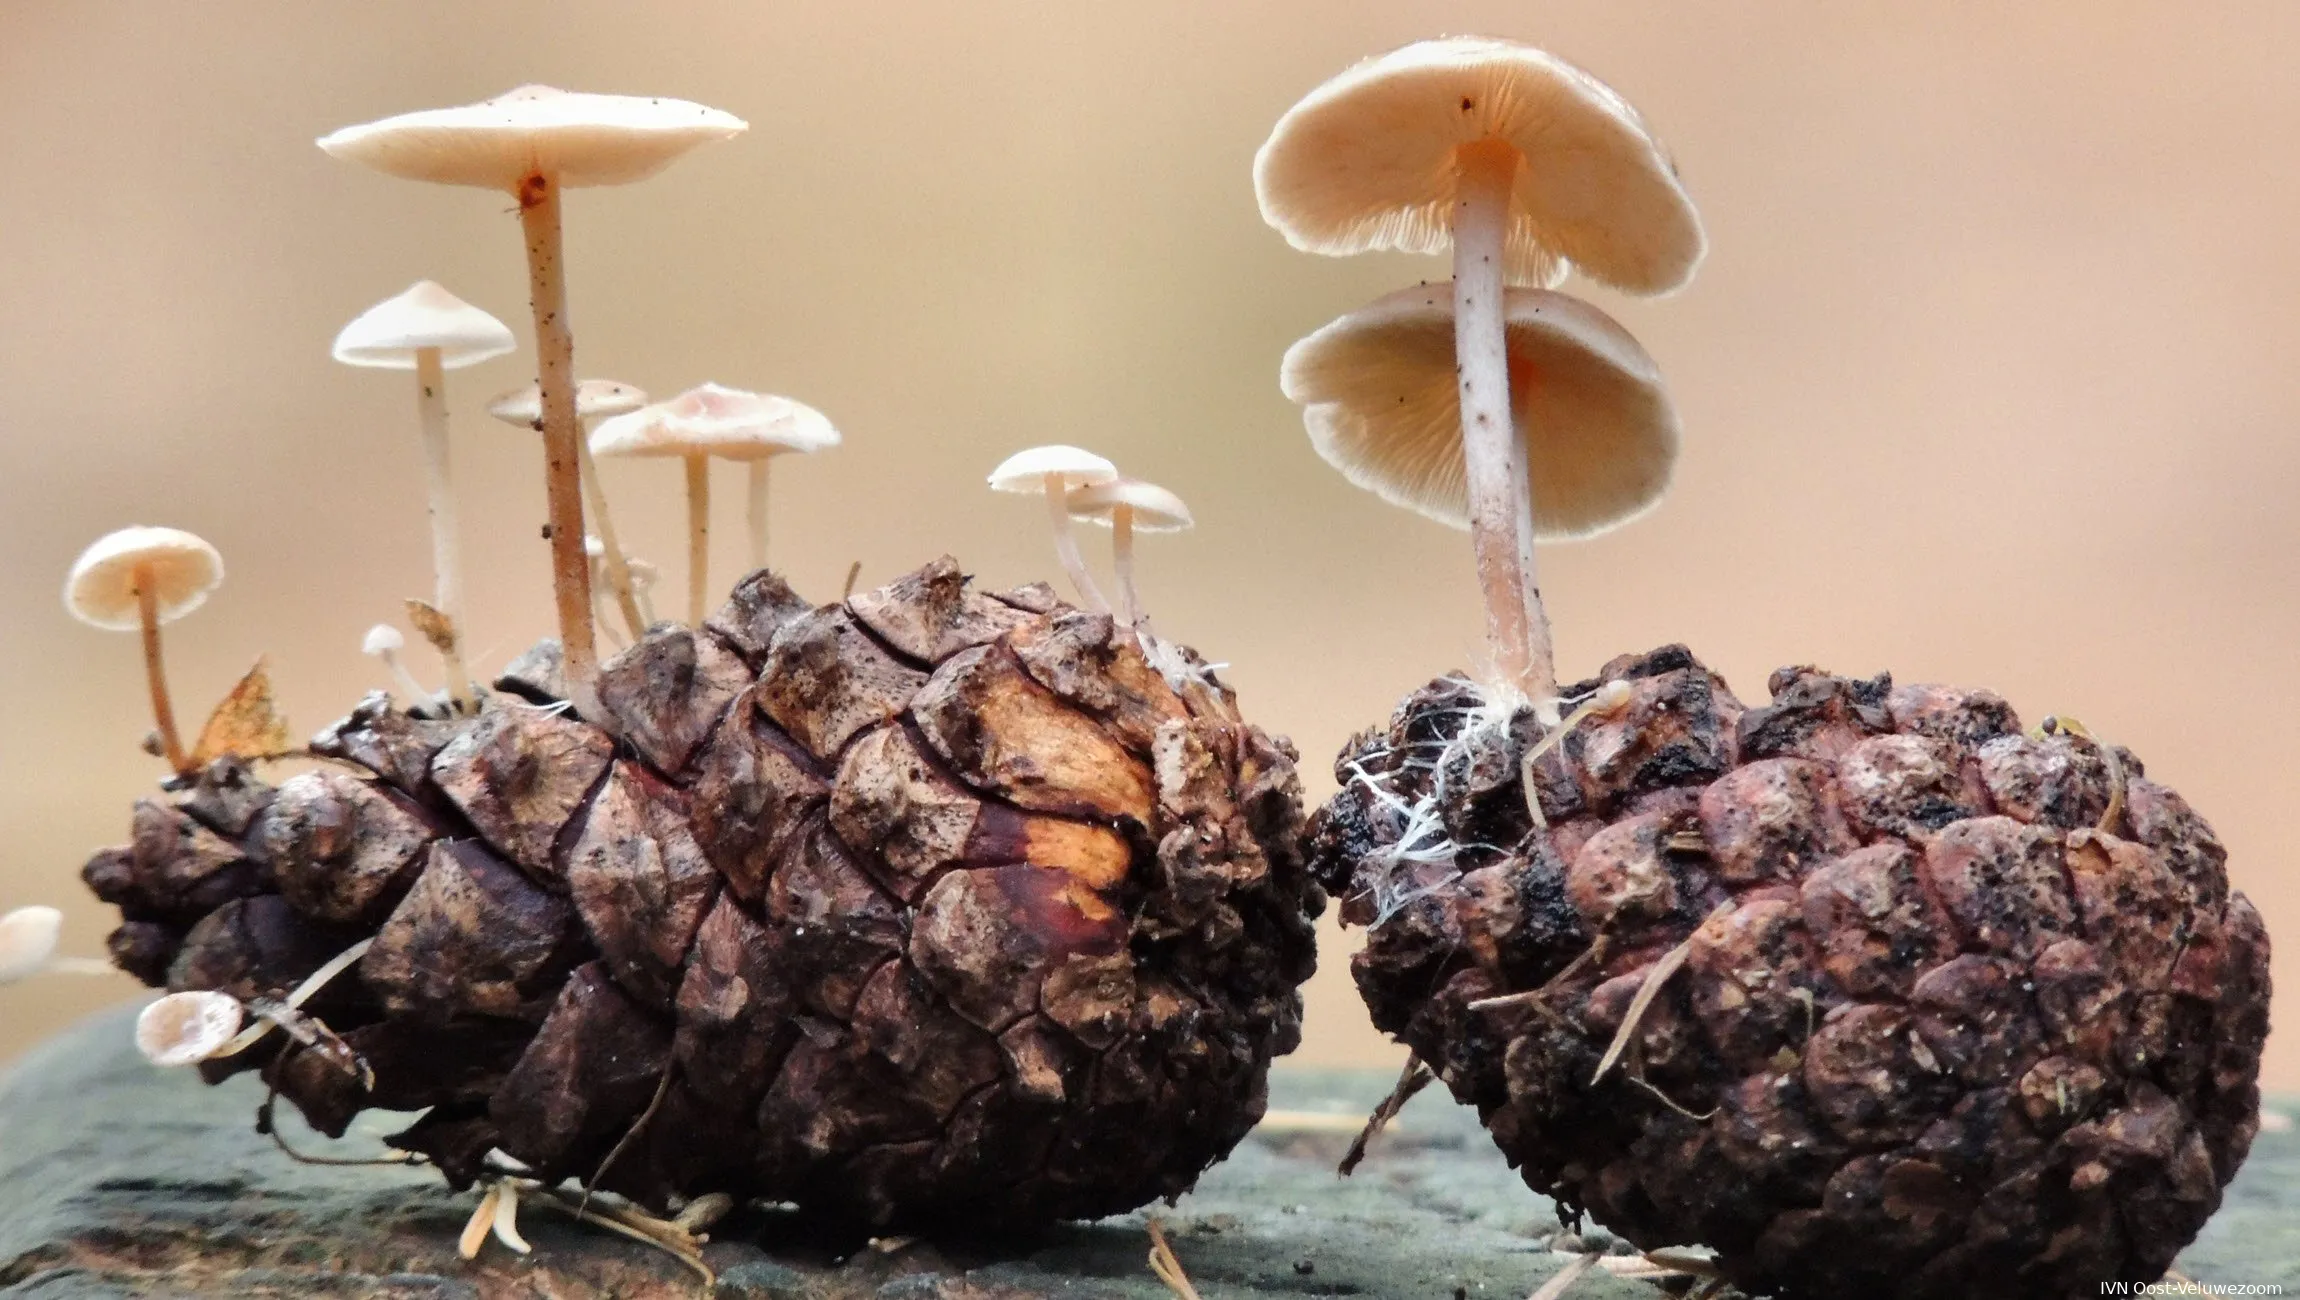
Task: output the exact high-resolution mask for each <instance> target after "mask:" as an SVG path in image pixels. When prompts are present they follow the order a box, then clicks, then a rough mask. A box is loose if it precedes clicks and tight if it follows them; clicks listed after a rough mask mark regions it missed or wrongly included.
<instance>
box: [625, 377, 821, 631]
mask: <svg viewBox="0 0 2300 1300" xmlns="http://www.w3.org/2000/svg"><path fill="white" fill-rule="evenodd" d="M838 443H839V431H838V430H837V429H835V428H832V427H831V422H830V420H829V419H828V418H826V417H825V416H824V415H823V413H822V412H820V411H818V410H816V409H814V408H813V407H811V406H808V405H806V404H804V403H802V402H794V401H792V400H791V399H790V398H788V397H777V396H775V395H773V394H771V393H752V392H745V391H744V390H742V389H740V388H726V387H722V386H721V385H718V384H709V383H706V384H700V385H697V386H696V387H694V388H690V389H688V390H687V391H686V392H684V393H681V394H679V395H678V396H677V397H674V398H671V399H670V400H668V401H663V402H657V403H655V404H654V405H653V406H646V407H641V408H640V409H639V410H636V411H633V412H631V413H630V414H629V415H619V416H616V417H615V418H614V419H612V420H609V421H607V422H606V423H605V424H602V425H600V426H599V427H598V429H597V430H596V431H594V432H593V433H592V435H591V451H592V453H593V454H594V455H599V456H676V457H678V458H680V459H681V460H683V461H685V462H686V466H687V619H688V621H689V622H691V623H693V624H694V625H695V626H697V627H701V626H702V624H703V615H704V613H705V612H706V604H707V597H708V593H709V590H710V586H709V581H708V569H709V567H710V540H711V457H713V456H718V457H721V458H724V459H727V460H739V461H744V462H746V463H747V465H748V467H749V470H750V482H749V488H750V491H749V494H748V502H749V509H748V510H747V512H746V517H747V519H748V522H749V525H750V543H751V564H752V566H753V567H754V568H765V567H766V563H767V465H768V463H769V462H770V461H772V460H773V459H774V458H775V457H777V456H781V455H786V454H788V453H791V452H816V451H821V450H823V449H824V448H826V447H835V446H837V445H838Z"/></svg>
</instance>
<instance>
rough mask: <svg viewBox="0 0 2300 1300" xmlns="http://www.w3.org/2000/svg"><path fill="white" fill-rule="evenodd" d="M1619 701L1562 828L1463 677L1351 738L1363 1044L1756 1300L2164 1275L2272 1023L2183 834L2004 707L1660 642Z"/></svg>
mask: <svg viewBox="0 0 2300 1300" xmlns="http://www.w3.org/2000/svg"><path fill="white" fill-rule="evenodd" d="M1600 681H1602V682H1613V681H1625V682H1627V683H1628V684H1629V686H1630V688H1631V693H1630V697H1629V700H1628V703H1627V704H1626V705H1625V706H1623V707H1621V708H1619V709H1617V710H1616V711H1614V712H1612V713H1611V714H1609V715H1608V714H1599V715H1594V716H1591V717H1589V718H1587V719H1586V720H1584V721H1582V722H1581V723H1579V724H1578V725H1576V726H1575V727H1573V728H1572V729H1571V730H1570V731H1568V732H1567V733H1566V735H1565V738H1564V739H1563V741H1562V742H1561V743H1560V744H1558V745H1557V746H1555V747H1554V748H1552V749H1551V750H1550V751H1549V752H1547V753H1546V754H1544V755H1542V756H1541V757H1539V758H1538V759H1537V760H1536V762H1535V763H1534V766H1533V784H1534V787H1535V789H1536V790H1537V791H1538V793H1539V796H1540V802H1541V806H1542V809H1543V811H1544V813H1545V817H1546V821H1547V826H1546V827H1545V828H1536V826H1535V825H1534V819H1533V818H1532V817H1531V816H1530V815H1529V813H1528V810H1527V808H1526V803H1525V788H1524V785H1523V784H1522V783H1521V781H1520V777H1519V770H1520V766H1521V760H1522V756H1523V755H1524V754H1525V752H1526V751H1527V749H1528V746H1529V742H1530V741H1532V740H1533V739H1534V738H1535V736H1536V735H1537V734H1538V733H1539V727H1538V725H1537V724H1536V723H1535V722H1534V720H1533V718H1532V715H1531V713H1530V711H1521V712H1520V713H1519V714H1518V716H1516V717H1510V716H1507V715H1506V711H1505V710H1499V709H1494V708H1490V707H1487V706H1486V704H1485V700H1484V698H1483V697H1482V696H1481V695H1480V693H1479V692H1478V690H1477V688H1475V687H1474V686H1471V685H1468V684H1467V683H1465V682H1462V681H1460V680H1458V679H1450V678H1449V679H1445V680H1441V681H1438V682H1434V683H1432V684H1431V685H1429V686H1428V687H1425V688H1423V689H1422V690H1420V691H1418V692H1416V693H1415V694H1414V695H1412V696H1411V697H1409V698H1408V699H1407V700H1406V701H1405V703H1404V704H1403V706H1402V707H1401V708H1400V709H1399V711H1398V713H1397V716H1396V718H1395V719H1394V720H1393V721H1392V723H1391V725H1390V728H1389V730H1388V731H1387V732H1371V733H1367V734H1365V735H1362V736H1360V737H1358V738H1357V739H1356V740H1355V741H1354V742H1352V744H1351V745H1350V746H1349V747H1348V749H1347V750H1346V751H1345V752H1344V753H1343V755H1342V757H1341V760H1340V762H1339V764H1338V765H1337V768H1336V774H1337V776H1338V777H1339V778H1340V780H1341V781H1342V783H1343V790H1342V792H1341V793H1340V794H1338V795H1336V796H1335V797H1334V799H1333V801H1332V802H1331V803H1329V804H1327V806H1326V807H1325V809H1324V810H1323V811H1322V812H1321V813H1320V814H1319V815H1318V818H1317V819H1316V821H1315V822H1314V823H1313V838H1312V848H1311V860H1312V867H1313V870H1314V871H1315V872H1316V873H1317V874H1319V875H1320V876H1321V877H1322V878H1323V879H1324V880H1325V881H1326V882H1327V887H1328V888H1329V889H1332V890H1334V891H1335V892H1336V893H1337V894H1340V895H1342V896H1343V897H1344V898H1345V903H1344V907H1343V912H1342V915H1343V919H1344V920H1345V921H1346V922H1349V923H1351V924H1355V925H1360V926H1364V927H1366V928H1367V931H1368V940H1367V947H1366V949H1365V951H1364V952H1363V953H1361V954H1360V955H1359V956H1358V958H1357V959H1356V961H1355V973H1356V976H1357V981H1358V987H1359V988H1360V989H1361V990H1362V991H1363V993H1364V994H1365V998H1366V1001H1367V1003H1368V1005H1369V1006H1370V1007H1371V1008H1372V1010H1373V1015H1374V1021H1375V1023H1376V1024H1378V1025H1380V1026H1381V1027H1382V1028H1383V1029H1384V1030H1386V1031H1387V1032H1389V1033H1392V1034H1394V1035H1396V1036H1397V1037H1399V1038H1400V1039H1402V1040H1404V1041H1405V1042H1406V1043H1407V1044H1408V1045H1409V1046H1410V1047H1412V1049H1413V1050H1414V1052H1415V1053H1416V1055H1418V1056H1419V1057H1420V1058H1421V1059H1422V1060H1423V1061H1425V1062H1427V1063H1428V1064H1429V1065H1430V1066H1432V1067H1433V1068H1434V1069H1436V1070H1437V1071H1438V1072H1439V1074H1440V1075H1441V1076H1442V1077H1443V1078H1444V1079H1445V1081H1446V1083H1447V1084H1448V1085H1449V1086H1450V1087H1451V1088H1452V1090H1453V1093H1454V1095H1455V1096H1456V1097H1458V1098H1460V1099H1461V1100H1462V1101H1464V1102H1467V1103H1470V1104H1472V1105H1474V1106H1476V1107H1477V1108H1478V1110H1479V1112H1480V1113H1481V1114H1482V1115H1483V1116H1484V1118H1485V1122H1486V1124H1487V1126H1488V1127H1489V1128H1490V1129H1491V1130H1492V1132H1493V1135H1494V1138H1495V1140H1496V1141H1497V1142H1498V1143H1499V1144H1500V1146H1501V1148H1502V1150H1503V1151H1504V1152H1506V1153H1507V1154H1508V1156H1509V1158H1510V1159H1511V1161H1512V1162H1513V1163H1515V1164H1517V1165H1518V1166H1519V1167H1520V1168H1521V1169H1522V1171H1523V1173H1524V1175H1525V1179H1526V1182H1527V1183H1528V1184H1529V1185H1531V1186H1532V1187H1533V1188H1534V1189H1535V1190H1537V1191H1541V1192H1545V1193H1548V1194H1549V1195H1551V1196H1554V1197H1556V1198H1557V1200H1558V1201H1559V1203H1560V1206H1561V1207H1562V1208H1563V1209H1564V1210H1565V1211H1566V1212H1567V1213H1569V1214H1574V1215H1578V1214H1579V1213H1580V1212H1582V1211H1587V1212H1588V1213H1589V1214H1591V1215H1593V1216H1594V1217H1595V1218H1596V1219H1597V1221H1598V1222H1600V1223H1602V1224H1604V1225H1605V1226H1606V1227H1607V1228H1610V1229H1612V1230H1613V1231H1615V1232H1617V1233H1619V1234H1621V1235H1622V1236H1624V1237H1626V1238H1627V1239H1629V1240H1630V1241H1631V1242H1634V1243H1635V1244H1637V1245H1638V1246H1640V1247H1643V1248H1646V1249H1652V1248H1655V1247H1660V1246H1667V1245H1689V1244H1695V1243H1699V1244H1706V1245H1708V1246H1711V1247H1713V1248H1715V1249H1716V1250H1717V1251H1718V1253H1719V1257H1720V1263H1721V1265H1722V1266H1723V1268H1724V1269H1725V1271H1726V1273H1727V1274H1728V1275H1729V1276H1730V1277H1731V1278H1732V1279H1733V1281H1734V1282H1735V1283H1736V1284H1738V1285H1739V1286H1741V1287H1742V1288H1744V1289H1746V1290H1748V1291H1751V1292H1753V1293H1764V1294H1772V1295H1776V1296H1781V1297H1828V1298H1829V1300H1836V1298H1837V1297H1842V1296H1851V1295H1876V1296H1888V1297H1908V1298H1914V1297H1952V1296H1954V1297H1967V1296H1974V1297H2008V1298H2010V1297H2024V1298H2033V1297H2040V1296H2068V1297H2074V1296H2086V1297H2091V1296H2098V1295H2100V1294H2102V1290H2101V1284H2102V1283H2105V1282H2109V1281H2124V1282H2146V1281H2153V1280H2155V1279H2156V1278H2157V1277H2159V1276H2161V1275H2162V1274H2163V1272H2164V1270H2165V1269H2166V1268H2167V1267H2168V1266H2169V1265H2170V1264H2171V1262H2172V1259H2173V1256H2174V1254H2175V1253H2176V1252H2177V1251H2178V1250H2179V1249H2180V1248H2181V1247H2182V1246H2183V1245H2185V1244H2187V1243H2188V1241H2189V1240H2190V1239H2191V1238H2193V1237H2194V1236H2195V1234H2196V1231H2197V1229H2198V1228H2199V1227H2200V1226H2201V1225H2202V1224H2203V1223H2204V1221H2205V1218H2206V1217H2207V1216H2208V1215H2210V1214H2211V1213H2212V1211H2213V1209H2214V1208H2215V1207H2216V1206H2218V1204H2219V1203H2220V1193H2221V1189H2222V1188H2223V1187H2225V1186H2226V1185H2227V1183H2228V1180H2229V1179H2230V1178H2231V1177H2233V1176H2234V1175H2235V1172H2236V1167H2237V1165H2238V1163H2239V1162H2241V1161H2242V1160H2243V1158H2244V1154H2245V1151H2246V1150H2247V1149H2248V1148H2249V1147H2250V1145H2251V1142H2252V1136H2253V1132H2254V1129H2255V1127H2256V1124H2257V1116H2258V1101H2259V1090H2258V1087H2257V1084H2256V1078H2257V1074H2258V1070H2259V1065H2260V1048H2261V1043H2262V1040H2263V1039H2264V1038H2265V1037H2266V1035H2267V1028H2268V937H2267V935H2266V933H2265V932H2264V931H2263V930H2262V928H2261V923H2260V915H2259V913H2257V912H2255V911H2254V910H2253V908H2252V905H2251V903H2250V902H2248V901H2246V900H2245V898H2244V897H2243V896H2242V895H2241V894H2233V893H2231V892H2229V888H2228V878H2227V873H2226V870H2225V860H2226V853H2225V852H2224V851H2223V850H2222V848H2221V846H2220V843H2219V842H2218V841H2217V840H2216V839H2214V838H2213V835H2212V831H2211V829H2210V828H2209V827H2207V826H2206V825H2205V824H2204V820H2203V819H2202V818H2201V817H2198V816H2197V815H2196V813H2195V812H2193V811H2191V810H2190V808H2189V806H2188V805H2187V804H2186V803H2185V802H2183V801H2182V800H2181V798H2180V796H2179V795H2177V794H2175V793H2173V792H2172V791H2171V790H2169V789H2167V788H2165V787H2164V786H2161V785H2158V784H2156V783H2155V782H2153V781H2149V780H2147V779H2145V778H2144V777H2143V776H2142V775H2141V767H2140V763H2139V762H2138V760H2136V759H2134V758H2133V757H2132V756H2131V755H2130V754H2127V753H2125V752H2123V751H2121V750H2115V751H2111V750H2106V749H2103V748H2102V747H2101V746H2099V745H2097V744H2095V743H2093V742H2091V741H2090V740H2088V739H2085V738H2083V736H2082V735H2081V734H2071V732H2070V731H2069V730H2068V729H2065V728H2064V729H2057V730H2054V731H2052V732H2050V733H2048V734H2045V735H2043V736H2041V738H2040V737H2035V736H2030V735H2024V734H2022V732H2021V730H2020V725H2019V722H2018V721H2017V720H2016V719H2015V717H2014V716H2013V711H2012V709H2011V708H2010V707H2008V706H2007V705H2006V704H2005V702H2004V701H2003V700H2001V699H1999V698H1998V697H1996V696H1995V695H1992V694H1990V693H1988V692H1986V691H1954V690H1947V689H1943V688H1941V687H1935V686H1903V687H1899V688H1895V687H1894V686H1893V684H1892V681H1891V679H1890V678H1888V677H1882V676H1880V677H1878V678H1876V679H1874V680H1872V681H1854V680H1850V679H1847V678H1842V677H1832V676H1829V675H1827V674H1825V673H1821V672H1818V671H1816V670H1814V669H1810V668H1795V669H1785V670H1783V671H1781V672H1779V673H1776V674H1775V675H1774V678H1773V681H1772V690H1773V702H1772V703H1771V704H1769V705H1766V706H1765V707H1763V708H1757V709H1748V710H1744V709H1743V707H1742V706H1741V704H1740V703H1739V702H1738V701H1736V700H1735V699H1734V698H1733V696H1732V695H1731V694H1730V693H1729V692H1728V691H1727V690H1726V687H1725V684H1724V682H1722V681H1721V680H1719V679H1718V678H1717V677H1716V676H1714V675H1713V674H1711V673H1710V672H1709V671H1708V670H1707V669H1705V668H1703V667H1702V666H1701V664H1700V663H1698V662H1697V661H1695V660H1694V658H1693V657H1692V655H1690V654H1689V653H1687V652H1686V651H1685V650H1684V649H1683V648H1682V647H1675V646H1673V647H1669V648H1666V649H1662V650H1658V651H1655V652H1654V653H1652V654H1649V655H1645V656H1642V657H1637V658H1629V657H1624V658H1621V659H1617V660H1615V661H1613V662H1612V663H1610V664H1607V665H1606V666H1605V670H1604V673H1603V675H1602V678H1601V679H1600ZM1600 681H1592V682H1586V683H1582V684H1580V685H1578V686H1576V687H1574V688H1572V692H1571V693H1572V694H1576V695H1579V694H1584V693H1588V692H1591V691H1594V690H1596V688H1597V687H1598V686H1599V685H1600ZM1680 945H1683V946H1684V948H1685V952H1684V954H1683V955H1682V960H1683V966H1682V968H1681V969H1679V970H1677V971H1676V972H1675V973H1674V974H1673V975H1671V976H1670V977H1669V978H1668V979H1667V981H1666V982H1665V983H1663V984H1661V985H1660V989H1659V995H1658V997H1656V998H1655V999H1654V1000H1653V1001H1652V1003H1651V1005H1650V1006H1649V1007H1648V1008H1647V1010H1646V1011H1645V1013H1644V1015H1643V1016H1642V1017H1641V1018H1640V1019H1639V1020H1638V1021H1637V1022H1636V1024H1635V1026H1634V1027H1633V1030H1632V1032H1631V1036H1630V1039H1629V1047H1628V1050H1627V1053H1626V1054H1625V1056H1624V1057H1623V1058H1622V1059H1621V1060H1620V1061H1619V1062H1618V1063H1617V1064H1616V1065H1614V1067H1613V1068H1612V1070H1611V1071H1610V1072H1609V1073H1608V1074H1607V1075H1606V1077H1605V1078H1604V1079H1603V1081H1602V1082H1599V1083H1596V1084H1594V1085H1593V1084H1592V1082H1591V1081H1592V1077H1593V1076H1594V1075H1595V1074H1596V1072H1597V1068H1598V1065H1599V1063H1600V1060H1601V1059H1602V1057H1603V1056H1604V1054H1605V1052H1606V1049H1607V1047H1608V1045H1609V1044H1610V1043H1611V1042H1612V1041H1613V1039H1614V1037H1615V1035H1616V1034H1617V1032H1618V1031H1619V1029H1620V1027H1621V1025H1622V1024H1623V1023H1624V1021H1625V1019H1626V1018H1627V1015H1628V1012H1629V1010H1630V1006H1631V1003H1632V1001H1633V1000H1634V999H1635V997H1636V996H1637V994H1638V992H1639V990H1640V988H1641V986H1643V985H1644V983H1645V980H1646V976H1647V974H1648V973H1649V972H1651V971H1653V970H1654V969H1655V968H1656V967H1657V966H1659V965H1660V963H1661V962H1662V959H1663V958H1664V957H1665V956H1668V955H1670V954H1672V953H1673V952H1674V951H1675V950H1677V949H1678V948H1679V947H1680ZM1662 969H1667V968H1666V967H1663V968H1662ZM1513 995H1515V996H1513ZM1493 998H1508V999H1510V1000H1508V1001H1505V1002H1502V1003H1500V1004H1487V1005H1482V1006H1481V1005H1479V1004H1480V1003H1481V1002H1483V1001H1484V1000H1486V999H1493Z"/></svg>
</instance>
